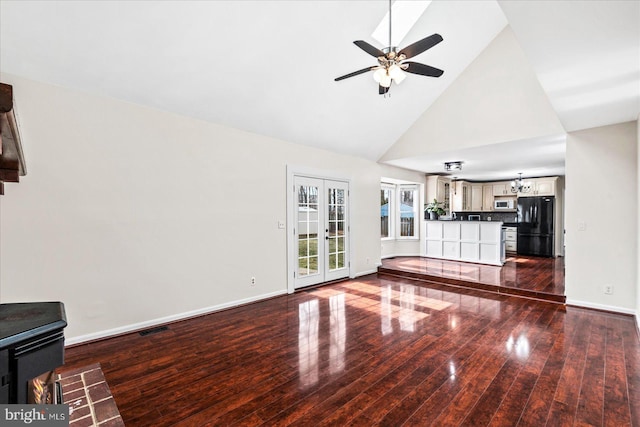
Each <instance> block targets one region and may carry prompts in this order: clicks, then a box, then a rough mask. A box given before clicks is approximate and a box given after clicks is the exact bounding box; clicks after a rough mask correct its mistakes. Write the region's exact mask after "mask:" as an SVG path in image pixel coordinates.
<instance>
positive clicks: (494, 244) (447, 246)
mask: <svg viewBox="0 0 640 427" xmlns="http://www.w3.org/2000/svg"><path fill="white" fill-rule="evenodd" d="M425 222H426V227H425V230H426V232H425V255H426V256H427V257H429V258H440V259H450V260H456V261H468V262H475V263H481V264H491V265H500V266H501V265H503V263H504V257H503V256H502V248H503V242H502V222H500V221H493V222H488V221H425ZM476 274H477V273H476Z"/></svg>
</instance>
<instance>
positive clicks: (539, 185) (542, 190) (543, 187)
mask: <svg viewBox="0 0 640 427" xmlns="http://www.w3.org/2000/svg"><path fill="white" fill-rule="evenodd" d="M525 182H528V183H529V184H530V186H531V190H529V192H528V193H518V197H535V196H555V195H556V185H557V182H558V177H551V178H530V179H527V180H525Z"/></svg>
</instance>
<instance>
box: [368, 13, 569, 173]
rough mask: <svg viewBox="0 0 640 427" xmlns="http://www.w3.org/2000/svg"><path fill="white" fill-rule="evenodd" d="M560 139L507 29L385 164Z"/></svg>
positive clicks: (549, 110) (543, 96) (391, 152)
mask: <svg viewBox="0 0 640 427" xmlns="http://www.w3.org/2000/svg"><path fill="white" fill-rule="evenodd" d="M478 88H481V89H478ZM523 100H526V101H525V102H523ZM560 134H564V129H563V127H562V124H561V123H560V120H559V119H558V117H557V115H556V113H555V111H554V110H553V108H552V106H551V103H550V102H549V99H548V98H547V95H546V93H545V92H544V90H543V89H542V86H540V83H539V81H538V78H537V76H536V74H535V73H534V72H533V70H532V68H531V65H530V63H529V61H528V60H527V58H526V56H525V54H524V52H523V51H522V48H521V47H520V45H519V43H518V41H517V40H516V37H515V35H514V34H513V31H512V30H511V28H510V27H508V26H507V27H506V28H505V29H504V30H503V31H502V32H501V33H500V34H498V35H497V36H496V38H495V39H494V40H493V41H492V42H491V43H490V44H489V46H487V48H486V49H485V50H484V51H482V53H480V55H478V57H477V58H476V59H475V60H474V61H473V62H472V63H471V64H470V65H469V66H468V67H467V68H466V69H465V70H464V71H463V72H462V74H460V76H459V77H458V78H457V79H456V80H455V81H454V82H453V83H452V84H451V86H449V87H448V88H447V89H446V90H445V91H444V92H443V93H442V95H440V96H439V97H438V99H437V100H436V101H435V102H434V103H433V104H432V105H431V106H430V107H429V109H427V110H426V111H425V112H424V113H423V114H422V116H420V118H419V119H418V120H416V122H415V123H414V124H413V125H412V126H411V128H409V129H408V130H407V131H406V132H405V134H404V135H403V136H402V137H401V138H400V139H399V140H398V141H397V142H396V143H395V144H394V145H393V146H392V147H391V148H390V149H389V150H388V151H387V152H386V153H385V154H384V155H383V156H382V157H381V159H380V160H382V161H391V160H395V159H402V158H407V157H415V156H419V155H422V154H429V153H438V152H443V151H450V150H452V149H460V148H464V147H478V146H483V145H488V144H495V143H499V142H505V141H516V140H523V139H528V138H535V137H541V136H549V135H560Z"/></svg>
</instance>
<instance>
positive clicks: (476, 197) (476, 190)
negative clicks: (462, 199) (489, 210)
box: [471, 184, 484, 212]
mask: <svg viewBox="0 0 640 427" xmlns="http://www.w3.org/2000/svg"><path fill="white" fill-rule="evenodd" d="M483 202H484V199H483V196H482V184H471V210H472V211H473V212H479V211H482V210H483V209H482V205H483Z"/></svg>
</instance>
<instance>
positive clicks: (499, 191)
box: [492, 181, 514, 197]
mask: <svg viewBox="0 0 640 427" xmlns="http://www.w3.org/2000/svg"><path fill="white" fill-rule="evenodd" d="M492 188H493V196H494V197H495V196H513V194H514V193H512V192H511V182H509V181H504V182H494V183H492Z"/></svg>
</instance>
